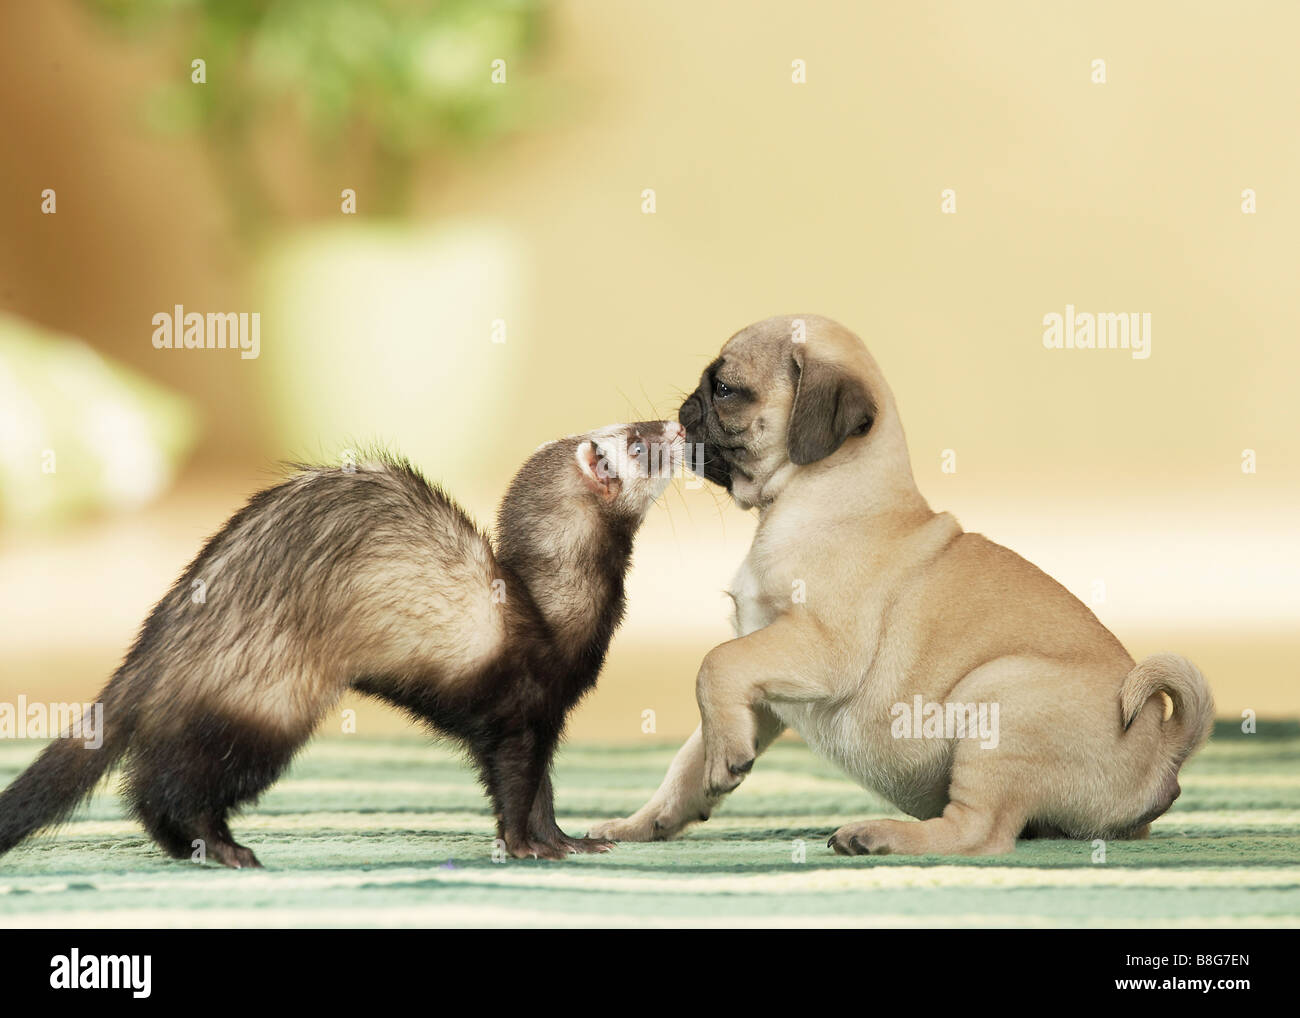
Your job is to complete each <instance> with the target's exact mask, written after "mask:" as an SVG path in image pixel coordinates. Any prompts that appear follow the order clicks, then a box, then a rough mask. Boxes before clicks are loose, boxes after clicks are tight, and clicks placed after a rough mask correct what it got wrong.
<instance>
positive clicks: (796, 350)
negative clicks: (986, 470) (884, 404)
mask: <svg viewBox="0 0 1300 1018" xmlns="http://www.w3.org/2000/svg"><path fill="white" fill-rule="evenodd" d="M831 330H839V332H840V333H844V334H848V333H847V330H844V329H843V328H842V327H841V326H838V325H836V324H835V323H834V322H829V321H827V320H826V319H818V318H816V317H815V316H811V315H804V316H789V317H781V318H769V319H766V320H765V321H762V322H758V323H756V324H754V325H751V326H749V327H748V328H747V329H742V330H741V331H740V332H738V333H736V335H734V336H732V337H731V339H729V340H727V342H726V345H724V346H723V348H722V352H721V354H720V355H719V357H718V359H717V360H715V361H714V362H713V363H712V364H710V365H709V366H708V367H707V368H705V369H704V374H703V375H702V376H701V378H700V384H699V386H698V387H697V388H696V390H695V391H694V392H693V393H691V395H690V396H689V397H687V399H686V400H685V402H683V403H682V405H681V409H680V410H678V413H677V419H678V420H679V421H681V423H682V424H683V425H685V426H686V439H687V441H688V442H690V443H692V444H695V445H698V446H701V447H702V448H703V461H704V465H703V470H704V476H705V477H706V478H707V479H708V480H710V481H713V482H714V483H715V484H720V485H722V486H723V487H725V488H726V489H727V490H728V491H729V492H730V493H731V496H732V498H733V499H735V501H736V503H737V504H739V505H740V506H742V507H744V508H749V507H750V506H754V505H759V504H761V503H763V502H764V501H765V498H764V489H765V487H767V485H768V483H769V482H770V481H772V480H773V478H775V477H777V476H778V475H779V474H780V473H781V472H782V471H785V470H787V469H789V468H790V467H791V466H794V467H799V466H805V465H807V464H809V463H814V462H816V461H818V460H822V459H825V458H826V457H828V456H830V455H831V454H832V453H834V452H835V451H836V450H838V449H839V448H840V446H842V445H843V444H844V442H845V441H846V440H848V439H850V438H853V437H856V436H860V435H865V434H866V433H867V432H868V431H869V430H870V428H871V425H872V422H873V421H874V420H875V417H876V404H875V401H874V400H873V399H872V396H871V393H870V392H869V391H868V389H867V385H866V382H865V380H864V379H863V378H862V377H861V376H860V373H857V372H854V371H853V370H852V369H851V368H848V367H846V366H845V365H844V363H842V362H841V361H840V360H837V359H836V358H835V357H834V352H835V351H834V349H833V345H832V344H831V342H830V339H829V338H828V337H829V336H830V335H831ZM848 335H851V334H848ZM855 341H856V340H855Z"/></svg>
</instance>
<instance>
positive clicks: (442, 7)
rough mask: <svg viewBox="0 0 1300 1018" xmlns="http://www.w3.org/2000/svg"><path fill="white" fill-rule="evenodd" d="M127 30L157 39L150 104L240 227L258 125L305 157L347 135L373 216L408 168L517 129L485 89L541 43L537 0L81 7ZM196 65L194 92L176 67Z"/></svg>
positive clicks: (153, 0)
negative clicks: (227, 185) (201, 161)
mask: <svg viewBox="0 0 1300 1018" xmlns="http://www.w3.org/2000/svg"><path fill="white" fill-rule="evenodd" d="M84 2H86V3H87V4H89V6H90V7H91V8H93V9H94V10H96V11H98V12H99V13H100V14H101V15H103V16H105V17H107V18H108V19H110V20H111V21H112V22H113V23H114V24H115V25H117V26H118V27H119V28H120V29H121V30H122V31H123V32H126V33H129V34H131V35H138V34H141V33H154V34H163V33H165V34H166V35H167V44H168V48H169V50H171V51H173V52H176V53H177V54H178V55H179V59H180V61H181V66H179V67H178V68H177V70H176V79H175V81H173V82H172V83H170V84H168V85H167V86H165V87H164V88H163V90H162V91H161V92H160V94H159V95H158V96H157V97H156V100H155V101H154V102H153V104H152V105H151V107H150V111H149V118H148V119H149V121H150V122H151V124H152V125H153V126H154V127H156V128H158V129H160V130H165V131H180V130H200V131H202V132H204V133H205V134H206V135H207V136H208V140H209V142H210V144H211V145H212V146H213V147H214V155H215V156H216V157H217V158H218V159H219V160H220V162H221V165H222V168H223V171H225V172H227V173H229V174H230V176H231V177H232V178H233V179H232V180H231V183H232V185H233V187H234V188H235V191H236V194H235V198H236V201H237V202H238V203H239V205H240V206H241V208H240V209H239V212H240V214H241V218H245V219H247V218H249V217H252V218H254V219H258V218H264V217H265V215H266V213H267V212H268V211H273V210H269V209H268V208H267V207H266V206H267V200H266V198H265V193H264V190H263V189H262V187H261V186H260V182H259V181H258V180H257V174H256V172H255V171H254V170H253V169H252V168H251V163H250V161H249V156H248V148H249V144H250V139H251V137H252V134H253V132H254V130H255V129H256V128H257V126H258V125H259V122H260V121H261V120H262V118H265V117H268V116H270V115H272V114H275V113H279V112H281V111H284V110H285V109H286V108H287V109H288V110H290V111H291V112H292V113H293V114H294V115H295V116H296V117H297V118H298V119H299V120H300V121H301V123H302V124H303V125H304V127H305V128H306V130H307V133H308V135H309V137H310V138H311V139H312V140H313V142H314V143H315V144H316V146H317V148H318V154H328V152H329V151H330V148H331V146H337V145H340V144H343V143H344V142H348V143H351V144H356V140H357V138H358V137H360V138H362V139H363V140H364V144H365V145H366V146H367V147H368V148H369V149H370V152H369V155H370V156H371V158H373V160H374V165H375V172H376V176H377V179H378V180H379V181H380V182H381V184H382V186H381V188H380V191H381V192H382V194H383V195H384V196H385V199H386V200H385V202H384V204H385V206H386V208H385V211H388V212H396V211H400V210H401V209H402V207H403V206H404V204H405V202H406V198H407V181H408V180H409V174H410V172H411V168H412V165H413V164H414V163H415V162H416V161H417V160H418V159H420V158H421V157H423V156H425V155H427V154H429V153H431V152H435V151H437V150H439V149H447V148H450V147H457V146H464V145H467V144H474V143H480V142H483V141H485V140H488V139H491V138H494V137H497V136H499V135H501V134H503V133H505V132H507V131H509V130H511V129H512V128H515V127H517V126H519V124H520V123H521V121H522V120H523V119H524V117H525V116H526V114H527V108H526V107H525V106H524V104H522V103H521V102H520V101H518V100H517V99H516V97H515V95H514V94H513V93H516V92H517V91H518V90H512V89H510V88H503V87H500V86H499V85H494V84H493V83H492V80H491V74H492V65H493V61H496V60H504V61H505V62H506V68H507V74H508V75H510V76H511V77H508V79H507V80H508V81H512V80H513V75H514V73H515V61H516V60H517V59H518V58H521V57H525V56H527V55H528V54H530V53H532V52H533V51H535V50H536V49H537V48H538V47H539V45H540V42H541V37H542V20H543V19H542V14H543V6H544V0H84ZM194 59H202V60H204V61H205V63H206V68H205V73H206V79H207V83H206V85H203V86H199V85H195V84H193V83H192V82H191V78H190V74H191V71H190V63H191V61H192V60H194Z"/></svg>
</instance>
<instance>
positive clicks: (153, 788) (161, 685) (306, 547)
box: [0, 421, 682, 867]
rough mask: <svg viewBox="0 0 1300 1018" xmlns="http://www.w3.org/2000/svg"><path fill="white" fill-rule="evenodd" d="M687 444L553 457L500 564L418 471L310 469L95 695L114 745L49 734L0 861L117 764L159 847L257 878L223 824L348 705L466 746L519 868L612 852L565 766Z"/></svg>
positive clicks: (153, 619)
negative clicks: (558, 799) (571, 790)
mask: <svg viewBox="0 0 1300 1018" xmlns="http://www.w3.org/2000/svg"><path fill="white" fill-rule="evenodd" d="M681 440H682V438H681V433H680V428H679V426H678V425H676V424H669V423H666V422H659V421H654V422H644V423H640V424H633V425H616V426H613V427H610V428H606V429H602V430H601V431H598V432H593V433H591V434H590V435H585V436H576V437H573V438H569V439H563V440H561V441H558V442H552V443H550V444H549V445H546V446H543V447H541V448H540V449H539V450H538V451H537V452H536V453H534V454H533V456H532V457H531V458H530V459H529V460H528V462H527V463H525V464H524V466H523V468H522V469H521V470H520V471H519V473H518V474H517V475H516V477H515V479H514V481H513V482H512V483H511V485H510V488H509V491H508V492H507V494H506V496H505V499H504V500H503V502H502V504H501V509H500V513H499V517H498V528H497V548H496V550H495V552H494V550H493V548H492V546H491V544H490V543H489V541H488V540H487V538H486V537H485V536H484V535H483V534H482V533H481V532H480V531H479V530H478V528H477V527H475V525H474V524H473V523H472V522H471V520H470V519H469V517H468V516H467V515H466V514H465V513H464V512H463V511H462V510H461V509H460V507H459V506H457V505H456V504H455V502H453V501H452V500H451V498H449V497H448V496H447V495H446V494H445V493H444V492H443V491H442V490H441V489H440V488H438V487H437V486H434V485H431V484H429V483H428V482H427V481H426V480H425V479H424V478H423V477H422V476H421V475H420V474H419V473H418V472H417V471H415V470H414V469H413V468H412V467H411V466H409V465H408V464H407V463H405V462H404V461H401V460H396V459H391V458H380V459H379V460H378V461H377V462H374V463H371V464H368V465H363V466H358V467H356V468H354V469H322V468H309V469H305V470H304V471H303V472H301V473H299V474H297V475H296V476H294V477H292V478H290V479H288V480H286V481H284V482H283V483H281V484H279V485H277V486H275V487H273V488H269V489H267V490H266V491H263V492H261V493H260V494H258V495H256V496H255V497H254V498H253V499H252V500H251V501H250V502H249V503H248V504H247V505H246V506H245V507H244V508H243V509H242V510H240V511H239V512H238V513H236V514H235V516H233V517H232V518H231V519H230V521H229V522H228V523H227V524H226V525H225V526H224V527H223V528H222V529H221V531H220V532H219V533H218V534H217V535H216V536H215V537H213V538H212V539H211V540H209V541H208V543H207V544H206V545H205V546H204V548H203V550H202V551H201V552H200V553H199V555H198V557H197V558H196V559H195V560H194V561H193V563H191V565H190V566H189V568H187V569H186V570H185V572H184V573H183V574H182V576H181V577H180V579H178V580H177V581H176V583H175V584H174V585H173V586H172V588H171V590H169V591H168V593H167V594H166V596H164V597H163V599H162V600H161V601H160V602H159V603H158V605H157V606H156V607H155V608H154V609H153V611H152V612H151V613H150V615H149V617H148V619H147V620H146V622H145V624H144V626H143V628H142V630H141V632H140V635H139V637H138V638H137V639H136V642H135V644H134V646H133V647H132V648H131V650H130V652H129V653H128V654H127V657H126V660H125V661H124V663H123V664H122V666H121V667H120V668H119V669H118V671H117V672H116V674H115V675H114V676H113V678H112V680H111V681H110V682H109V683H108V685H107V687H106V688H105V689H104V691H103V692H102V694H101V697H100V702H102V704H103V732H102V745H101V746H100V748H98V749H91V748H88V747H87V745H86V741H87V740H86V739H84V738H78V739H72V738H60V739H56V740H55V741H54V742H53V743H52V744H51V745H50V746H49V747H47V748H46V749H45V751H44V752H43V753H42V754H41V755H40V756H39V757H38V758H37V760H36V762H35V763H33V764H32V766H31V767H29V768H28V769H27V770H26V771H24V772H23V773H22V774H21V775H19V776H18V778H17V779H15V780H14V782H13V783H12V784H11V785H10V786H9V787H8V788H7V789H6V790H5V791H4V792H3V794H0V853H3V852H5V851H8V850H9V849H10V848H12V847H13V846H14V845H16V844H18V842H20V841H22V840H23V839H24V838H26V837H27V836H28V835H30V834H32V833H34V832H36V831H38V830H40V829H42V828H44V827H47V826H49V825H51V824H53V823H57V822H59V821H60V820H63V819H66V817H67V816H68V815H69V814H70V813H71V812H72V810H73V809H74V808H75V807H76V806H77V804H78V803H79V802H80V801H81V800H82V799H84V798H85V796H86V795H88V794H89V793H90V792H91V791H92V789H93V788H94V786H95V784H96V783H97V782H98V780H99V779H100V777H101V776H102V775H103V774H104V773H105V772H106V771H107V770H108V769H109V767H110V766H112V765H113V764H114V763H115V762H116V761H118V760H119V759H121V760H123V762H124V773H125V795H126V799H127V801H128V803H129V804H130V809H131V812H132V814H133V815H134V816H135V817H136V818H137V819H138V820H139V821H140V822H141V823H142V824H143V825H144V827H145V829H146V830H148V832H149V834H150V835H151V836H152V837H153V838H154V840H155V841H157V842H158V844H159V845H160V846H161V847H162V848H163V849H164V850H165V851H166V852H168V853H169V854H171V855H173V856H176V857H178V858H187V857H190V856H192V855H193V853H194V852H195V850H196V847H197V846H198V845H199V844H202V846H203V848H204V850H205V851H206V854H207V855H210V856H212V857H213V858H215V859H216V860H218V861H220V862H222V863H224V864H226V865H227V866H234V867H243V866H256V865H258V862H257V859H256V858H255V857H254V855H253V853H252V852H251V851H250V850H249V849H248V848H246V847H244V846H242V845H239V844H236V842H235V840H234V838H233V837H232V836H231V833H230V828H229V827H228V826H227V820H228V817H229V816H230V814H231V813H232V812H234V811H237V810H239V809H240V808H241V807H242V806H246V805H248V804H249V803H251V802H253V801H255V800H256V798H257V797H258V795H260V794H261V793H262V792H263V791H264V790H265V789H266V788H267V787H268V786H269V785H270V784H271V783H272V782H274V781H275V780H276V779H277V778H278V777H279V776H280V775H281V773H282V772H283V771H284V769H285V767H286V766H287V765H288V764H289V762H290V760H291V759H292V758H293V756H294V754H295V753H297V751H298V750H299V749H300V748H301V747H302V745H303V744H304V742H306V740H307V739H308V738H309V737H310V735H311V734H312V732H313V731H314V729H315V728H316V727H317V725H318V724H319V722H320V721H321V719H322V717H323V716H324V715H325V713H326V712H327V711H329V710H330V709H331V708H332V707H333V706H334V705H335V704H336V703H337V702H338V700H339V698H340V697H341V696H342V695H343V694H344V693H345V692H346V691H347V690H348V689H355V690H359V691H361V692H363V693H367V694H370V695H372V696H376V697H379V698H380V699H383V700H386V701H388V702H389V703H392V704H395V705H397V706H399V707H401V708H403V709H404V710H405V711H407V712H408V713H409V714H411V715H412V716H413V717H415V718H417V719H418V720H420V721H421V722H423V723H425V724H427V725H428V726H429V727H430V728H432V729H433V730H435V731H436V732H438V733H440V734H445V735H450V736H452V737H454V738H456V739H458V740H459V741H460V742H461V743H462V744H463V745H464V746H465V748H466V749H467V750H468V753H469V755H470V757H471V758H472V760H473V762H474V764H475V766H476V768H477V770H478V773H479V777H480V779H481V781H482V783H483V786H484V788H485V790H486V792H487V794H488V797H489V798H490V800H491V803H492V807H493V810H494V812H495V814H496V817H497V823H498V837H500V838H501V839H502V840H503V841H504V843H505V846H506V848H507V850H508V851H509V852H510V853H511V854H512V855H515V856H519V857H523V856H533V855H536V856H539V857H547V858H559V857H562V856H564V855H565V854H567V853H568V852H573V851H596V850H602V849H605V848H607V847H608V843H607V842H600V841H593V840H589V839H575V838H570V837H568V836H567V835H565V834H564V832H563V831H561V830H560V828H559V827H558V826H557V824H556V822H555V815H554V808H553V802H552V791H551V781H550V765H551V758H552V756H553V754H554V751H555V748H556V745H557V743H558V741H559V738H560V736H561V733H562V731H563V728H564V722H565V718H566V717H567V715H568V713H569V711H570V709H571V708H572V707H573V705H574V704H575V703H576V702H577V701H578V699H579V698H580V697H581V696H582V695H583V694H584V693H586V692H587V691H588V690H589V689H590V688H591V687H592V686H593V685H594V684H595V681H596V677H597V675H598V673H599V672H600V669H601V666H602V664H603V662H604V658H605V652H606V649H607V648H608V646H609V641H610V638H611V636H612V635H613V633H614V629H615V628H616V626H617V625H618V623H619V621H620V620H621V618H622V615H623V607H624V593H623V581H624V575H625V573H626V570H627V566H628V563H629V559H630V556H631V552H632V541H633V537H634V535H635V533H636V531H637V528H638V527H639V526H640V523H641V521H642V519H643V518H644V516H645V513H646V511H647V509H648V507H649V506H650V504H651V502H652V501H653V499H654V498H655V497H656V496H657V495H658V494H659V492H660V491H662V489H663V487H664V486H665V485H666V483H667V470H666V469H665V467H669V466H670V464H671V462H672V459H673V456H674V454H675V453H676V452H677V451H678V450H679V449H680V445H681ZM647 450H652V451H653V452H659V451H664V453H665V455H663V456H662V457H660V456H656V455H653V454H651V455H646V452H647ZM652 462H653V464H654V466H655V467H656V468H657V469H652Z"/></svg>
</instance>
